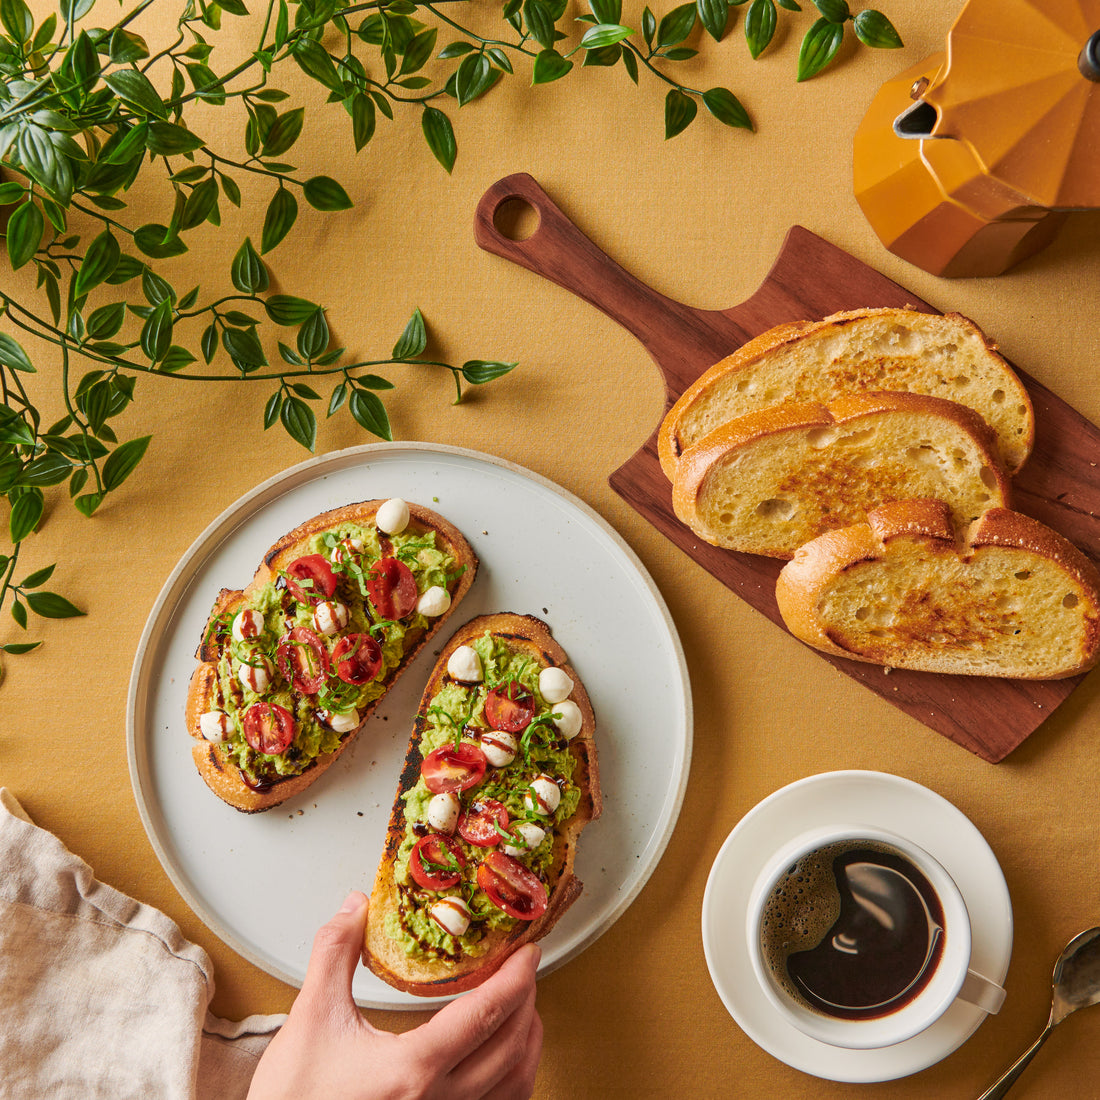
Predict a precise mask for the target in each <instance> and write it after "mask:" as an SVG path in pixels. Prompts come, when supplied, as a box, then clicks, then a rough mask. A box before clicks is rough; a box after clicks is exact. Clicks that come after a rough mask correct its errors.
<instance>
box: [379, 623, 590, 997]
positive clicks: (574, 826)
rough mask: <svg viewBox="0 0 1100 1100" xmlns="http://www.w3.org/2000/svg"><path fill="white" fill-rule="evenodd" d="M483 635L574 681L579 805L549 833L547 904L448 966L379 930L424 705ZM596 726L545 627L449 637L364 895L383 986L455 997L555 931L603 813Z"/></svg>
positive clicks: (575, 893)
mask: <svg viewBox="0 0 1100 1100" xmlns="http://www.w3.org/2000/svg"><path fill="white" fill-rule="evenodd" d="M486 631H489V632H490V633H491V634H492V635H493V636H494V637H499V638H503V639H505V640H506V642H507V644H508V646H509V648H510V649H512V650H513V651H516V650H520V651H522V652H524V653H526V654H529V655H531V656H532V657H534V658H535V659H536V660H537V661H538V663H539V664H540V665H541V666H542V667H543V668H545V667H548V666H550V665H553V666H556V667H558V668H561V669H562V670H563V671H564V672H565V673H566V675H568V676H569V678H570V679H571V680H572V681H573V689H572V691H571V693H570V695H569V698H570V699H572V700H573V701H574V702H575V703H576V704H577V706H578V707H579V709H580V712H581V717H582V725H581V730H580V733H578V734H577V735H576V736H575V737H574V738H573V739H572V740H571V741H570V742H569V751H570V753H571V755H572V756H573V759H574V764H575V770H574V773H573V780H574V782H576V783H577V785H578V786H579V787H580V790H581V799H580V803H579V805H578V807H577V811H576V813H575V814H574V815H573V816H572V817H571V818H569V819H568V821H566V822H565V823H564V825H563V826H562V827H561V828H560V829H559V830H558V831H557V833H556V836H555V840H554V849H553V860H552V863H551V865H550V870H549V873H548V875H547V879H548V882H547V888H548V894H549V902H548V905H547V908H546V911H545V913H543V915H542V916H541V917H539V918H538V919H536V920H534V921H520V922H518V924H517V925H516V927H514V928H513V929H511V930H510V931H505V930H501V929H496V930H489V931H488V932H487V933H486V936H485V939H484V940H483V941H482V943H483V945H484V946H485V950H484V952H483V953H482V954H480V955H478V956H477V957H471V956H466V955H463V956H462V957H461V958H459V959H458V960H457V961H453V962H452V961H447V960H442V959H439V958H434V957H431V956H427V955H425V956H421V957H412V956H409V955H406V953H405V951H404V949H403V947H402V945H401V944H400V943H399V942H398V941H397V940H394V939H391V938H390V937H389V936H388V935H387V934H386V929H385V925H386V919H387V917H388V916H389V915H390V914H391V913H394V912H396V911H397V907H398V898H399V887H398V885H397V883H396V882H395V879H394V864H395V860H396V857H397V853H398V849H399V848H400V846H401V843H402V840H403V839H404V837H405V824H406V823H405V813H404V801H403V798H402V796H403V795H404V794H405V792H406V791H408V790H410V789H411V788H412V787H414V786H415V785H416V783H417V780H418V779H419V776H420V767H421V763H422V760H423V757H422V756H421V752H420V739H421V735H422V733H423V731H424V729H425V726H426V724H427V711H428V707H429V705H430V704H431V701H432V699H433V698H434V697H435V695H436V694H437V693H438V691H439V689H440V687H441V686H442V685H443V684H444V682H445V680H446V678H447V662H448V660H449V659H450V656H451V654H452V653H454V651H455V650H456V649H457V648H458V647H459V646H462V645H470V644H471V643H472V642H474V641H475V640H477V639H478V638H480V637H482V636H483V635H484V634H485V632H486ZM595 728H596V720H595V715H594V714H593V711H592V704H591V701H590V699H589V697H588V694H587V692H586V691H585V689H584V685H583V684H582V682H581V680H580V677H579V676H578V675H577V673H576V671H575V670H574V669H573V667H572V666H571V665H570V663H569V659H568V657H567V655H566V653H565V651H564V650H563V649H562V648H561V646H560V645H559V644H558V643H557V641H555V639H554V638H553V636H552V635H551V633H550V628H549V627H548V626H547V625H546V624H545V623H544V622H542V621H541V620H539V619H537V618H535V617H533V616H531V615H519V614H514V613H512V612H498V613H496V614H490V615H481V616H478V617H477V618H475V619H472V620H471V621H470V622H468V623H466V624H465V625H464V626H462V627H460V628H459V629H458V630H457V631H456V633H455V634H454V635H453V636H452V637H451V638H450V640H449V641H448V642H447V644H446V645H445V646H444V647H443V649H442V651H441V652H440V654H439V658H438V660H437V662H436V665H435V668H434V669H433V671H432V674H431V677H430V678H429V680H428V683H427V685H426V686H425V688H424V693H423V696H422V697H421V701H420V706H419V708H418V710H417V715H416V719H415V722H414V725H413V731H412V736H411V738H410V741H409V747H408V751H407V753H406V757H405V763H404V767H403V769H402V773H401V778H400V780H399V782H398V785H397V794H396V796H395V798H394V804H393V811H392V813H391V816H390V823H389V827H388V830H387V834H386V842H385V848H384V851H383V854H382V858H381V860H380V862H379V866H378V871H377V873H376V875H375V880H374V886H373V889H372V892H371V897H370V906H369V910H368V921H367V929H366V935H365V939H364V953H363V959H364V962H365V963H366V964H367V966H369V967H370V969H371V970H372V971H373V972H374V973H375V974H377V975H378V976H379V977H380V978H381V979H382V980H383V981H385V982H387V983H388V984H389V985H391V986H393V987H394V988H396V989H400V990H403V991H404V992H406V993H412V994H414V995H416V996H422V997H434V996H448V995H450V994H453V993H461V992H464V991H465V990H468V989H472V988H473V987H474V986H477V985H480V984H481V982H483V981H484V980H485V979H486V978H487V977H488V976H489V975H490V974H492V973H493V972H494V971H495V970H497V969H498V968H499V967H500V966H501V965H502V964H503V963H504V961H505V960H506V959H507V958H508V957H509V956H510V955H512V954H513V953H514V952H516V951H518V950H519V948H520V947H522V946H523V945H524V944H526V943H531V942H534V941H535V940H538V939H541V938H542V937H543V936H545V935H546V934H547V933H548V932H549V931H550V930H551V929H552V928H553V927H554V925H555V924H556V923H557V921H558V920H559V919H560V918H561V916H562V914H564V913H565V912H566V910H567V909H568V908H569V907H570V905H572V904H573V902H574V901H575V900H576V899H577V897H579V895H580V893H581V888H582V887H581V883H580V881H579V880H578V879H577V877H576V876H575V874H574V873H573V864H574V857H575V853H576V845H577V839H578V837H579V836H580V834H581V832H582V830H583V829H584V828H585V826H586V825H587V824H588V823H589V822H590V821H595V820H596V819H597V818H598V817H599V816H600V813H601V810H602V805H603V803H602V795H601V790H600V779H599V764H598V756H597V752H596V744H595V739H594V737H595Z"/></svg>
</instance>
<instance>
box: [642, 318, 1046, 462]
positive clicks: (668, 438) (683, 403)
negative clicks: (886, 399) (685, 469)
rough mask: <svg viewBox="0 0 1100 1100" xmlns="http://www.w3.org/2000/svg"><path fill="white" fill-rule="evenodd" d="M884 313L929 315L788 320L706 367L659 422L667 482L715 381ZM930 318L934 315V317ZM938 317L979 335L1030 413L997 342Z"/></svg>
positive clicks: (967, 323)
mask: <svg viewBox="0 0 1100 1100" xmlns="http://www.w3.org/2000/svg"><path fill="white" fill-rule="evenodd" d="M887 313H901V314H911V313H921V315H922V316H929V315H927V314H924V312H923V311H920V310H909V309H898V308H895V307H892V306H891V307H870V308H867V309H855V310H846V311H843V312H841V313H834V314H831V315H830V316H828V317H825V318H823V319H822V320H820V321H788V322H786V323H784V324H780V325H776V326H775V328H772V329H769V330H768V331H767V332H762V333H761V334H760V335H759V336H755V337H753V339H751V340H749V341H748V342H747V343H745V344H742V345H741V347H739V348H738V349H737V350H736V351H735V352H733V353H732V354H730V355H728V356H726V358H725V359H723V360H721V361H720V362H718V363H715V364H714V366H712V367H710V368H708V369H707V370H706V371H704V372H703V374H701V375H700V376H699V377H698V378H697V379H696V380H695V381H694V382H693V383H692V384H691V385H690V386H689V387H688V388H687V389H686V390H685V391H684V392H683V393H682V394H681V395H680V397H679V399H678V400H677V401H676V403H675V404H674V405H673V406H672V408H671V409H669V411H668V412H667V413H666V414H665V417H664V419H663V421H662V422H661V427H660V429H659V431H658V435H657V454H658V458H659V460H660V463H661V469H662V470H663V471H664V473H665V476H666V477H667V478H668V479H669V481H673V480H674V479H675V477H676V467H677V465H678V464H679V462H680V459H681V458H682V457H683V454H684V452H685V451H687V450H688V447H685V446H684V443H683V440H682V439H681V437H680V425H681V423H682V421H683V418H684V415H685V414H686V413H687V411H688V410H689V409H690V408H691V407H692V406H693V405H694V404H695V403H696V402H697V401H698V400H699V398H700V397H701V396H702V395H703V394H704V393H705V392H706V391H707V390H708V389H709V388H710V387H711V386H713V385H714V383H715V382H716V381H717V380H719V379H721V378H724V377H725V376H726V375H728V374H731V373H734V372H736V371H739V370H742V369H744V368H745V367H746V366H748V365H749V364H750V363H752V362H754V361H756V360H757V359H759V358H761V357H763V356H765V355H768V354H771V352H773V351H775V350H777V349H778V348H781V347H783V346H784V345H787V344H793V343H797V342H798V341H799V340H802V339H805V338H806V337H807V336H809V335H811V334H812V333H814V332H816V331H818V330H821V329H825V328H830V327H832V328H838V327H843V326H844V325H848V324H851V323H852V322H854V321H859V320H861V319H863V318H864V317H873V316H878V315H882V314H887ZM931 316H936V315H934V314H933V315H931ZM940 316H942V317H945V318H947V319H949V320H951V321H953V322H955V323H957V324H959V325H960V326H962V327H963V328H966V329H969V330H971V331H973V333H974V334H975V335H976V336H979V337H980V338H981V339H982V340H983V341H984V344H985V348H986V351H988V352H989V353H990V355H991V356H994V357H995V358H996V359H998V360H1000V362H1001V363H1002V364H1003V366H1004V369H1005V374H1006V377H1007V378H1008V379H1010V380H1015V382H1016V387H1015V389H1016V392H1015V393H1014V394H1013V395H1012V396H1013V399H1014V400H1016V401H1018V402H1019V403H1020V404H1023V405H1026V406H1027V408H1028V409H1029V410H1031V409H1032V400H1031V395H1030V394H1029V393H1028V391H1027V389H1026V387H1025V386H1024V384H1023V382H1021V381H1020V378H1019V376H1018V375H1017V374H1016V372H1015V370H1014V369H1013V367H1012V364H1011V363H1009V362H1008V360H1007V359H1005V358H1004V356H1003V355H1001V353H1000V350H999V348H998V347H997V344H996V342H995V341H994V340H992V339H990V337H988V336H987V335H986V334H985V333H984V332H983V331H982V329H981V328H980V327H979V326H978V325H977V324H975V322H974V321H972V320H971V319H970V318H969V317H966V316H964V315H963V314H961V313H955V312H949V313H944V314H942V315H940ZM891 392H898V393H906V392H910V391H906V390H898V391H891ZM1028 422H1029V424H1030V426H1031V432H1030V435H1029V436H1028V438H1027V439H1026V440H1025V461H1026V456H1027V455H1029V454H1030V453H1031V448H1032V446H1033V444H1034V442H1035V416H1034V412H1033V411H1031V412H1030V413H1029V416H1028ZM698 442H699V440H696V443H698ZM995 453H997V454H998V455H1000V454H1001V448H1000V445H999V444H998V445H997V446H996V447H995ZM1002 459H1003V456H1002ZM1022 465H1023V462H1021V463H1020V466H1022ZM1009 472H1010V473H1018V472H1019V467H1017V468H1015V469H1010V470H1009Z"/></svg>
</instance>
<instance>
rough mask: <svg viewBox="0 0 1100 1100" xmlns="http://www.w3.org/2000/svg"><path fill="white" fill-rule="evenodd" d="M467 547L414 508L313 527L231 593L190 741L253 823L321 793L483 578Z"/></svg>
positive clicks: (224, 602) (191, 704) (216, 785)
mask: <svg viewBox="0 0 1100 1100" xmlns="http://www.w3.org/2000/svg"><path fill="white" fill-rule="evenodd" d="M477 564H478V563H477V558H476V556H475V555H474V552H473V550H472V549H471V548H470V546H469V544H468V543H467V541H466V539H465V538H464V537H463V535H462V534H461V533H460V532H459V531H458V530H457V529H456V528H455V527H454V526H453V525H452V524H451V523H449V522H448V521H447V520H445V519H444V518H443V517H442V516H440V515H438V514H437V513H436V512H433V511H431V510H429V509H427V508H424V507H421V506H420V505H417V504H406V503H405V502H404V501H403V500H399V499H396V498H394V499H390V500H371V501H366V502H364V503H359V504H350V505H347V506H345V507H342V508H337V509H334V510H332V511H329V512H325V513H323V514H321V515H318V516H315V517H313V518H312V519H310V520H307V521H306V522H305V523H303V524H301V525H299V526H298V527H296V528H295V529H294V530H293V531H291V532H290V533H289V534H288V535H286V536H285V537H284V538H282V539H280V540H279V542H278V543H277V544H276V545H275V546H273V547H272V548H271V550H269V551H268V553H267V554H266V555H265V557H264V561H263V563H262V564H261V566H260V567H259V569H258V570H257V572H256V574H255V576H254V577H253V579H252V581H251V583H250V584H249V585H248V587H247V588H245V589H244V590H243V591H235V590H229V589H222V591H221V592H219V594H218V597H217V599H216V601H215V603H214V608H213V611H212V612H211V615H210V618H209V620H208V622H207V625H206V629H205V632H204V635H203V639H202V641H201V643H200V645H199V648H198V653H197V656H198V659H199V662H200V664H199V666H198V668H197V669H196V670H195V672H194V674H193V676H192V678H191V682H190V686H189V689H188V696H187V728H188V732H189V733H190V734H191V736H192V737H193V738H194V743H193V745H192V756H193V758H194V761H195V766H196V767H197V768H198V771H199V774H200V775H201V776H202V778H203V779H204V780H205V782H206V783H207V785H208V786H209V787H210V789H211V790H213V791H214V793H215V794H217V795H218V797H219V798H221V799H223V800H224V801H225V802H227V803H229V805H231V806H233V807H235V808H236V809H238V810H241V811H244V812H249V813H254V812H257V811H259V810H267V809H270V808H271V807H272V806H276V805H278V804H279V803H281V802H284V801H286V799H288V798H290V797H291V796H292V795H295V794H298V793H299V792H300V791H302V790H304V789H305V788H306V787H307V786H309V785H310V784H312V783H313V782H314V781H315V780H316V779H317V778H318V777H319V776H320V775H321V774H322V773H323V772H324V771H325V769H326V768H328V767H329V766H330V765H331V764H332V763H333V761H334V760H335V759H336V758H337V757H338V756H339V755H340V753H341V752H343V750H344V749H345V748H346V747H347V746H348V745H349V744H350V743H351V742H352V740H353V739H354V738H355V736H356V734H358V732H359V731H360V730H361V729H362V727H363V725H364V724H365V722H366V720H367V718H368V716H369V715H370V713H371V711H372V710H373V709H374V708H375V707H376V706H377V704H378V701H379V700H380V699H381V698H382V697H383V696H384V695H385V693H386V691H387V690H388V689H389V688H390V686H391V685H392V684H393V682H394V680H395V679H396V678H397V677H398V676H399V675H400V674H401V672H402V671H403V670H404V669H405V668H406V667H407V666H408V664H409V662H410V661H411V660H412V658H413V657H414V656H415V655H416V653H417V652H418V651H419V650H420V648H421V647H422V646H423V645H424V643H425V642H426V641H427V640H428V639H429V638H431V637H432V636H433V635H434V634H435V633H436V631H438V630H439V628H440V626H441V625H442V624H443V623H444V622H445V621H446V620H447V619H448V618H449V617H450V615H451V613H452V612H453V610H454V608H455V607H456V606H457V604H458V603H459V602H460V601H461V600H462V598H463V597H464V596H465V594H466V593H467V591H468V590H469V588H470V585H471V584H473V581H474V577H475V574H476V572H477Z"/></svg>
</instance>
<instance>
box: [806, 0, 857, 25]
mask: <svg viewBox="0 0 1100 1100" xmlns="http://www.w3.org/2000/svg"><path fill="white" fill-rule="evenodd" d="M814 6H815V7H816V8H817V10H818V11H819V12H821V14H822V15H823V16H824V17H825V18H826V19H828V20H829V22H830V23H844V22H847V20H849V19H850V18H851V17H852V12H851V9H850V8H849V7H848V0H814Z"/></svg>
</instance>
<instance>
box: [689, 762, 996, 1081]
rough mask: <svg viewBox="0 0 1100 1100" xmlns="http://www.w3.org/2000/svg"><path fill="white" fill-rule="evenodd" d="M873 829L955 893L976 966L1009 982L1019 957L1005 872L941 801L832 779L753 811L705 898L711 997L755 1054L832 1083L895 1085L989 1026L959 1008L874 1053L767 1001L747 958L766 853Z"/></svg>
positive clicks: (888, 778) (884, 784) (886, 780)
mask: <svg viewBox="0 0 1100 1100" xmlns="http://www.w3.org/2000/svg"><path fill="white" fill-rule="evenodd" d="M834 824H835V825H840V824H843V825H851V824H857V825H869V826H877V827H879V828H882V829H887V830H889V831H891V832H894V833H897V834H899V835H900V836H904V837H907V838H908V839H909V840H911V841H913V842H914V843H915V844H918V845H919V846H920V847H922V848H924V849H925V851H927V852H929V853H930V854H931V855H932V856H933V857H934V858H935V859H937V860H938V861H939V862H940V863H941V864H942V865H943V866H944V867H945V868H946V869H947V871H948V873H949V874H950V875H951V876H952V877H953V878H954V879H955V881H956V882H957V883H958V885H959V888H960V890H961V891H962V895H963V899H964V900H965V902H966V907H967V910H968V911H969V913H970V924H971V929H972V931H973V941H974V943H973V950H972V954H971V963H970V965H971V966H972V967H973V969H975V970H977V971H978V972H979V973H980V974H984V975H986V977H988V978H991V979H992V980H993V981H995V982H997V983H998V984H1003V982H1004V977H1005V974H1007V973H1008V963H1009V959H1010V958H1011V955H1012V906H1011V903H1010V900H1009V896H1008V886H1007V885H1006V883H1005V879H1004V874H1003V873H1002V872H1001V868H1000V864H998V862H997V858H996V856H995V855H994V854H993V851H992V849H991V848H990V847H989V845H988V844H987V843H986V841H985V838H984V837H983V836H982V835H981V833H980V832H978V830H977V828H976V827H975V826H974V824H973V823H972V822H971V821H970V819H969V818H967V817H966V816H965V815H964V814H963V813H962V812H961V811H960V810H959V809H957V808H956V807H955V806H953V805H952V804H951V803H950V802H948V801H947V800H946V799H945V798H943V797H941V796H940V795H938V794H936V793H934V792H933V791H930V790H928V788H927V787H922V786H921V785H920V784H918V783H914V782H912V781H911V780H908V779H902V778H901V777H899V776H896V775H888V774H886V773H884V772H869V771H840V772H826V773H825V774H824V775H814V776H810V777H809V778H807V779H800V780H798V781H797V782H795V783H791V784H789V785H788V786H786V787H783V788H782V789H781V790H778V791H776V792H775V793H774V794H772V795H769V796H768V797H767V798H765V799H764V801H763V802H761V803H759V804H758V805H757V806H755V807H754V808H753V809H751V810H750V811H749V812H748V813H747V814H746V815H745V816H744V817H743V818H742V819H741V821H740V822H738V824H737V825H736V827H735V828H734V829H733V831H732V832H731V833H730V835H729V836H728V837H727V838H726V841H725V843H724V844H723V845H722V847H721V849H720V850H719V852H718V855H717V857H716V858H715V860H714V865H713V866H712V868H711V872H710V877H709V878H708V880H707V888H706V891H705V893H704V895H703V951H704V954H705V955H706V960H707V966H708V968H709V969H710V975H711V980H712V981H713V982H714V988H715V989H716V990H717V991H718V995H719V996H720V997H721V998H722V1003H723V1004H724V1005H725V1006H726V1008H727V1010H728V1011H729V1013H730V1015H731V1016H732V1017H733V1018H734V1019H735V1020H736V1021H737V1023H738V1024H739V1025H740V1026H741V1029H742V1030H743V1031H744V1032H745V1033H746V1034H747V1035H748V1036H749V1038H750V1039H752V1040H753V1041H754V1042H755V1043H757V1044H758V1045H759V1046H761V1047H763V1048H764V1049H765V1050H766V1051H768V1052H769V1053H770V1054H772V1055H774V1056H775V1057H776V1058H778V1059H780V1061H783V1062H786V1063H787V1065H789V1066H793V1067H794V1068H795V1069H799V1070H802V1071H803V1072H804V1073H810V1074H813V1075H814V1076H815V1077H823V1078H826V1079H828V1080H832V1081H853V1082H856V1081H864V1082H866V1081H889V1080H893V1079H895V1078H897V1077H905V1076H908V1075H909V1074H911V1073H916V1072H918V1071H919V1070H922V1069H927V1068H928V1067H929V1066H931V1065H934V1064H935V1063H936V1062H938V1061H940V1060H941V1059H943V1058H946V1057H947V1055H948V1054H950V1053H951V1052H952V1051H953V1050H955V1049H956V1048H958V1047H959V1046H961V1045H962V1044H963V1043H964V1042H965V1041H966V1040H967V1039H968V1038H969V1037H970V1036H971V1035H972V1034H973V1033H974V1031H975V1030H976V1029H977V1028H978V1026H979V1025H980V1024H981V1022H982V1021H983V1020H984V1019H985V1018H986V1016H985V1013H984V1012H982V1011H981V1009H979V1008H975V1007H974V1006H973V1005H968V1004H965V1003H964V1002H962V1001H956V1002H955V1003H954V1004H953V1005H952V1006H951V1007H950V1008H949V1009H948V1010H947V1012H946V1013H945V1014H944V1015H943V1016H941V1017H940V1019H939V1020H937V1021H936V1022H935V1023H934V1024H933V1025H932V1026H931V1027H929V1028H928V1029H926V1030H925V1031H923V1032H922V1033H921V1034H919V1035H916V1036H914V1037H913V1038H912V1039H907V1040H906V1041H905V1042H903V1043H897V1044H895V1045H894V1046H891V1047H884V1048H881V1049H878V1050H845V1049H841V1048H840V1047H834V1046H829V1045H828V1044H826V1043H822V1042H819V1041H818V1040H817V1039H811V1038H810V1037H809V1036H808V1035H804V1034H803V1033H802V1032H801V1031H799V1030H798V1029H797V1028H796V1027H794V1025H793V1024H791V1023H789V1022H788V1021H787V1019H786V1018H785V1017H783V1016H781V1015H780V1014H779V1013H778V1011H776V1009H775V1008H774V1007H773V1006H772V1004H771V1002H770V1001H769V1000H768V998H767V997H766V996H765V995H764V992H763V990H761V988H760V986H759V985H758V984H757V981H756V978H755V976H754V974H753V969H752V962H751V960H750V959H749V953H748V945H747V942H746V941H747V934H746V916H747V908H748V896H749V891H750V889H751V887H752V884H753V882H754V881H755V880H756V877H757V875H758V874H760V872H761V870H762V869H763V867H764V864H765V862H766V861H767V859H768V857H769V855H770V854H771V853H772V852H774V851H775V850H776V849H778V848H780V847H782V846H783V845H784V844H786V843H787V842H788V841H790V840H792V839H793V838H794V837H796V836H798V835H799V834H800V833H803V832H805V831H807V830H808V829H813V828H815V827H817V826H819V825H820V826H828V825H834Z"/></svg>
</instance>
